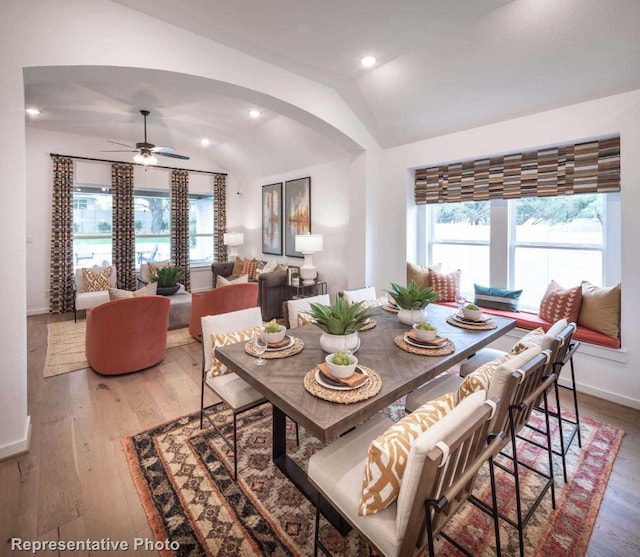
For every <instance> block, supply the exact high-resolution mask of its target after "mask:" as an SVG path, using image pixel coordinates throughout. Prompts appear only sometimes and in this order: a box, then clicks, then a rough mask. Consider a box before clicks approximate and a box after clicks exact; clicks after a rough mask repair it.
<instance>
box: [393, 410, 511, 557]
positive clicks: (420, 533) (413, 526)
mask: <svg viewBox="0 0 640 557" xmlns="http://www.w3.org/2000/svg"><path fill="white" fill-rule="evenodd" d="M497 402H499V401H496V400H493V401H487V402H485V403H483V404H482V405H480V406H479V407H477V408H476V409H475V410H474V411H473V412H472V413H471V414H470V415H469V416H467V417H466V418H465V419H464V420H463V421H462V422H461V423H460V424H459V425H458V426H457V427H455V428H453V430H451V431H449V433H448V434H447V435H445V436H443V438H442V440H441V441H439V442H438V443H436V445H435V446H434V447H433V449H431V450H430V451H429V452H428V453H427V455H426V459H425V461H424V465H423V468H422V474H421V476H420V480H419V482H418V486H417V489H416V490H415V492H414V493H415V497H414V498H413V501H412V504H411V507H410V508H411V511H410V514H409V519H408V523H407V527H406V530H405V531H404V533H403V534H404V537H403V542H402V547H401V548H400V552H399V555H414V554H416V553H418V552H419V551H424V550H425V549H427V546H430V547H429V550H430V551H429V550H428V551H427V553H428V554H431V555H433V539H434V538H435V537H436V536H437V534H438V533H439V532H440V530H442V528H443V527H444V526H445V525H446V523H447V522H448V521H449V520H450V519H451V518H452V517H453V516H454V515H455V513H456V511H457V510H458V508H459V507H460V506H461V505H462V504H463V503H464V502H465V501H466V500H467V499H468V498H469V496H470V495H471V491H472V489H473V484H474V481H475V479H476V476H477V474H478V470H479V469H480V468H481V467H482V465H483V464H484V463H485V462H486V461H487V460H489V458H491V457H492V456H494V455H495V454H496V453H497V452H498V451H499V450H500V447H501V444H502V439H503V437H504V433H501V434H500V435H499V436H497V437H495V438H494V439H493V440H492V441H491V442H490V443H489V444H487V439H488V435H489V432H490V431H491V421H492V417H493V410H494V408H493V407H494V404H495V403H497ZM446 418H447V417H446V416H445V418H444V419H446ZM414 453H415V451H414V450H412V451H411V453H410V454H409V459H412V458H413V455H414ZM407 466H408V465H407ZM425 524H427V528H426V530H425V528H424V525H425ZM397 534H400V532H397Z"/></svg>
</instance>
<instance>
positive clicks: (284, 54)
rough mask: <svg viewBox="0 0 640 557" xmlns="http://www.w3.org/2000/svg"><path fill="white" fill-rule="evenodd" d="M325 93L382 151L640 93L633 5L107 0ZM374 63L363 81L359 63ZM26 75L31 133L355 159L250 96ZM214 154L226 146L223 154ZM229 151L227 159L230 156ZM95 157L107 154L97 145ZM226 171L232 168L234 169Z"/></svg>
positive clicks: (48, 72) (185, 83)
mask: <svg viewBox="0 0 640 557" xmlns="http://www.w3.org/2000/svg"><path fill="white" fill-rule="evenodd" d="M114 2H116V3H118V4H121V5H123V6H126V7H128V8H130V9H133V10H136V11H139V12H142V13H145V14H147V15H150V16H152V17H155V18H158V19H160V20H164V21H165V22H168V23H171V24H172V25H175V26H178V27H181V28H183V29H185V30H188V31H191V32H193V33H196V34H198V35H201V36H204V37H206V38H209V39H211V40H214V41H217V42H219V43H223V44H225V45H227V46H229V47H232V48H234V49H236V50H238V51H241V52H244V53H246V54H249V55H251V56H254V57H256V58H259V59H262V60H264V61H265V62H268V63H270V64H274V65H277V66H280V67H282V68H284V69H287V70H290V71H292V72H295V73H297V74H300V75H303V76H305V77H307V78H309V79H312V80H315V81H318V82H320V83H322V84H324V85H327V86H329V87H332V88H334V89H335V90H336V91H337V92H338V93H339V94H340V95H341V96H342V98H343V99H344V100H345V102H346V103H347V104H348V105H349V107H350V108H351V110H352V111H353V112H354V113H355V114H356V115H357V117H358V118H359V119H360V120H361V121H362V122H363V123H364V125H365V126H366V128H367V129H368V130H369V132H370V133H371V135H372V136H373V137H374V138H375V139H376V140H377V141H378V143H379V144H380V145H381V146H383V147H389V146H395V145H400V144H404V143H408V142H411V141H415V140H419V139H424V138H428V137H433V136H438V135H443V134H446V133H450V132H454V131H458V130H462V129H467V128H472V127H476V126H479V125H483V124H488V123H491V122H496V121H500V120H504V119H508V118H513V117H517V116H522V115H526V114H531V113H534V112H539V111H542V110H547V109H551V108H556V107H559V106H564V105H568V104H572V103H576V102H580V101H585V100H589V99H593V98H598V97H602V96H606V95H610V94H615V93H620V92H624V91H628V90H632V89H638V88H640V38H639V37H640V33H639V32H638V29H640V2H638V1H637V0H613V1H603V0H515V1H508V0H483V1H479V0H476V1H472V0H395V1H394V2H390V1H389V0H349V1H346V2H345V1H344V0H325V1H323V2H318V1H315V0H269V1H268V2H265V1H263V0H236V1H234V2H228V1H226V0H206V1H205V0H181V1H180V2H175V1H174V0H114ZM368 54H371V55H374V56H376V58H377V59H378V62H377V64H376V65H375V66H374V67H373V68H369V69H364V68H362V67H361V66H360V64H359V60H360V58H361V57H362V56H364V55H368ZM63 74H64V72H61V71H60V70H59V71H55V70H54V69H46V68H41V69H38V68H35V69H31V70H29V71H28V72H26V74H25V75H26V83H27V85H26V100H27V103H28V104H36V105H38V106H41V107H43V109H44V110H45V111H46V113H47V118H43V119H41V120H37V121H36V120H34V121H33V122H30V125H33V126H36V127H43V128H47V129H57V130H61V131H67V132H71V133H77V134H80V135H92V136H95V137H104V138H105V140H106V139H111V140H119V141H123V142H136V141H141V137H140V136H141V129H142V126H141V119H140V116H139V114H138V113H137V110H139V109H140V108H148V109H150V110H151V111H152V114H151V117H150V119H149V135H150V138H153V142H154V143H156V144H170V145H174V146H175V147H176V148H178V150H179V151H185V150H188V149H190V148H195V143H196V142H197V141H199V140H200V139H201V138H203V137H208V138H209V139H210V140H211V142H212V146H213V147H212V148H214V149H217V153H218V158H221V159H223V160H222V164H223V165H224V164H229V165H231V166H233V165H234V162H233V161H232V162H229V160H224V159H225V152H226V153H227V155H226V156H231V155H230V154H229V153H231V152H235V151H238V149H240V150H242V147H243V145H244V146H245V148H246V150H247V153H248V154H251V151H252V150H256V151H258V150H260V149H261V148H264V147H265V145H266V144H267V143H268V139H269V137H270V135H271V134H272V132H273V129H274V128H276V129H279V130H281V132H282V133H288V134H294V135H295V136H297V135H298V134H299V138H300V141H297V143H300V142H301V141H302V142H306V144H307V145H308V148H309V150H313V151H322V152H323V153H326V157H327V158H330V157H332V156H338V155H339V154H340V153H344V152H349V151H352V150H353V146H352V145H349V144H348V143H349V142H348V141H346V142H341V141H336V138H327V137H322V136H321V134H318V133H317V132H316V131H314V130H312V129H309V128H308V127H307V126H305V125H304V124H303V123H301V122H297V121H296V120H295V118H290V117H289V116H284V115H283V114H282V113H280V112H279V110H278V108H277V107H264V106H259V107H258V108H260V109H261V110H262V112H263V114H262V117H261V118H260V119H258V120H250V119H248V118H247V117H246V112H247V109H248V107H250V106H252V105H255V104H256V101H257V100H259V99H258V98H257V97H252V96H251V94H250V93H246V94H238V92H237V91H223V90H220V89H219V88H218V89H214V88H212V86H211V84H208V83H206V82H205V80H197V79H196V78H193V79H192V78H189V77H186V76H183V77H181V78H180V80H179V81H177V80H176V78H175V76H170V75H162V74H161V73H160V72H154V71H151V70H149V71H147V72H142V73H138V74H137V75H132V74H131V73H130V72H127V71H121V72H116V71H115V70H113V71H111V72H107V71H103V70H101V71H100V72H98V71H95V69H92V68H84V69H83V68H76V69H75V70H74V72H73V73H72V74H70V73H68V70H67V73H66V74H64V75H63ZM225 146H226V147H227V148H226V149H225ZM231 146H233V148H231ZM105 148H109V147H108V145H107V146H106V147H105ZM235 163H237V164H242V162H241V161H240V160H239V159H238V160H237V161H235Z"/></svg>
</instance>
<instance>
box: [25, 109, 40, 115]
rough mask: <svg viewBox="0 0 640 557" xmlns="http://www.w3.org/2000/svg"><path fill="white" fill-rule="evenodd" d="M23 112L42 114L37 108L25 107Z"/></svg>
mask: <svg viewBox="0 0 640 557" xmlns="http://www.w3.org/2000/svg"><path fill="white" fill-rule="evenodd" d="M25 112H26V113H27V114H30V115H31V116H37V115H38V114H42V110H38V109H37V108H26V109H25Z"/></svg>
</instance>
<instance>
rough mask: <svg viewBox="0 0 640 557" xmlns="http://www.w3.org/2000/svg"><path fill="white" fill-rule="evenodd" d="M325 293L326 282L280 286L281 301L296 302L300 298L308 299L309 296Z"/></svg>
mask: <svg viewBox="0 0 640 557" xmlns="http://www.w3.org/2000/svg"><path fill="white" fill-rule="evenodd" d="M326 293H327V283H326V282H314V283H313V284H301V285H300V286H293V285H291V284H283V285H282V300H283V301H285V302H286V301H287V300H298V299H300V298H309V297H310V296H319V295H320V294H326Z"/></svg>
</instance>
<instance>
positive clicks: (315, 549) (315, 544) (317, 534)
mask: <svg viewBox="0 0 640 557" xmlns="http://www.w3.org/2000/svg"><path fill="white" fill-rule="evenodd" d="M319 539H320V494H319V493H318V496H317V498H316V532H315V536H314V538H313V557H318V541H319Z"/></svg>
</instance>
